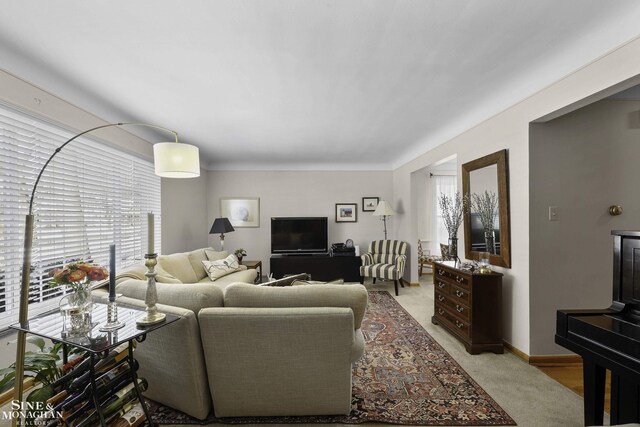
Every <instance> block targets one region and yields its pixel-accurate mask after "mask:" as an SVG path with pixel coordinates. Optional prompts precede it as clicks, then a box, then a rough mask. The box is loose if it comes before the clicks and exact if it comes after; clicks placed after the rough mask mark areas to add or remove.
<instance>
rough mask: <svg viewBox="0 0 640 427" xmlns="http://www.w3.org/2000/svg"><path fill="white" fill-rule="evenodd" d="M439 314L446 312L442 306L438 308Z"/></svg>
mask: <svg viewBox="0 0 640 427" xmlns="http://www.w3.org/2000/svg"><path fill="white" fill-rule="evenodd" d="M438 314H439V315H440V316H442V315H443V314H444V310H443V309H441V308H439V309H438Z"/></svg>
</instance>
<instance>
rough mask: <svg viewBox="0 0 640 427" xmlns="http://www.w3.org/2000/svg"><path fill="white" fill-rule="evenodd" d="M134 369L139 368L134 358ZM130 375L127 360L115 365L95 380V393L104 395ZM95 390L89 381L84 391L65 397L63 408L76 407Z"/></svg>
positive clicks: (100, 395) (98, 395) (99, 395)
mask: <svg viewBox="0 0 640 427" xmlns="http://www.w3.org/2000/svg"><path fill="white" fill-rule="evenodd" d="M133 369H134V370H136V371H137V370H138V362H137V361H136V360H134V366H133ZM130 375H131V372H130V369H129V363H127V362H126V361H125V363H122V364H120V365H118V366H117V367H115V368H114V369H112V370H110V371H108V372H106V373H104V374H102V375H101V376H100V377H98V378H97V379H96V380H95V385H96V389H95V395H96V396H97V397H98V398H100V397H102V396H104V395H105V394H106V393H107V392H108V391H109V390H110V388H111V387H113V386H114V385H116V384H118V383H119V382H120V381H122V380H123V379H124V378H126V377H128V376H130ZM93 392H94V391H93V387H92V386H91V382H89V384H87V385H86V386H85V388H84V390H83V391H81V392H79V393H74V394H72V395H71V396H69V397H68V398H67V399H65V400H64V402H63V403H62V406H61V408H62V409H63V410H68V409H70V408H72V407H74V406H75V405H77V404H78V403H80V402H81V401H82V400H84V399H88V398H89V397H90V396H91V395H92V393H93Z"/></svg>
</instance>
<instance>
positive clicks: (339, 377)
mask: <svg viewBox="0 0 640 427" xmlns="http://www.w3.org/2000/svg"><path fill="white" fill-rule="evenodd" d="M198 319H199V321H200V333H201V337H202V344H203V348H204V354H205V360H206V364H207V375H208V378H209V386H210V387H211V393H212V396H213V406H214V411H215V414H216V416H217V417H230V416H283V415H290V416H296V415H329V414H347V413H349V412H350V411H351V349H352V345H353V341H354V328H353V313H352V311H351V310H350V309H348V308H337V307H295V308H229V307H225V308H205V309H203V310H201V311H200V314H199V315H198Z"/></svg>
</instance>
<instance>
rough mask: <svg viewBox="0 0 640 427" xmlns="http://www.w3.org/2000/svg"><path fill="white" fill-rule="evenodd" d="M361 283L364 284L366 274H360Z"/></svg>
mask: <svg viewBox="0 0 640 427" xmlns="http://www.w3.org/2000/svg"><path fill="white" fill-rule="evenodd" d="M360 284H361V285H364V276H360Z"/></svg>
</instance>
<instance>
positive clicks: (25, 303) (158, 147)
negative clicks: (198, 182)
mask: <svg viewBox="0 0 640 427" xmlns="http://www.w3.org/2000/svg"><path fill="white" fill-rule="evenodd" d="M113 126H145V127H151V128H156V129H161V130H164V131H166V132H169V133H172V134H173V135H174V137H175V141H174V142H160V143H156V144H154V145H153V158H154V166H155V174H156V175H158V176H160V177H164V178H195V177H198V176H200V159H199V151H198V147H196V146H194V145H190V144H184V143H182V144H181V143H179V142H178V133H177V132H176V131H173V130H171V129H167V128H165V127H162V126H157V125H152V124H147V123H109V124H106V125H102V126H96V127H94V128H91V129H88V130H85V131H84V132H80V133H79V134H77V135H76V136H74V137H72V138H70V139H68V140H67V141H65V142H64V143H63V144H62V145H60V146H59V147H58V148H56V149H55V151H54V152H53V154H51V157H49V159H48V160H47V161H46V162H45V164H44V166H42V169H41V170H40V173H39V174H38V177H37V178H36V181H35V183H34V185H33V190H32V191H31V199H30V200H29V213H28V214H27V216H26V219H25V227H24V252H23V262H22V279H21V284H20V312H19V317H18V319H19V322H20V326H21V328H23V329H26V328H28V327H29V321H28V317H29V285H30V281H31V277H30V276H31V251H32V246H33V220H34V216H33V199H34V196H35V194H36V189H37V188H38V183H39V182H40V178H42V174H43V173H44V171H45V169H46V168H47V166H49V163H50V162H51V160H53V158H54V157H55V156H56V154H58V153H59V152H60V151H61V150H62V149H63V148H64V147H66V146H67V144H69V143H70V142H72V141H74V140H75V139H77V138H79V137H81V136H82V135H85V134H88V133H91V132H94V131H96V130H98V129H103V128H107V127H113ZM154 304H155V303H154ZM26 338H27V333H26V332H24V331H21V330H20V331H18V348H17V350H16V376H15V390H14V399H15V400H17V401H21V400H22V394H23V391H24V386H23V376H24V357H25V345H26ZM16 422H17V420H16V419H15V418H14V420H13V424H14V426H15V425H16Z"/></svg>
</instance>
